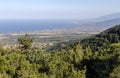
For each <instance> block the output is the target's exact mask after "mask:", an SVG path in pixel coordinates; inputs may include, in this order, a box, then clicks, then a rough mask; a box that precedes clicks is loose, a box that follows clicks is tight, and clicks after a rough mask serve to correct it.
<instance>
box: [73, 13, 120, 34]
mask: <svg viewBox="0 0 120 78" xmlns="http://www.w3.org/2000/svg"><path fill="white" fill-rule="evenodd" d="M73 23H75V24H76V25H77V26H76V27H74V28H72V30H73V31H91V32H101V31H104V30H106V29H108V28H110V27H112V26H115V25H119V24H120V13H114V14H109V15H105V16H101V17H98V18H94V19H89V20H86V21H85V20H84V21H76V22H73Z"/></svg>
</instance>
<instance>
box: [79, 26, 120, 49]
mask: <svg viewBox="0 0 120 78" xmlns="http://www.w3.org/2000/svg"><path fill="white" fill-rule="evenodd" d="M119 41H120V25H116V26H115V27H112V28H110V29H108V30H105V31H104V32H102V33H100V34H97V35H95V36H92V37H89V38H86V39H84V40H82V41H81V43H82V44H83V47H84V48H85V47H88V45H89V46H90V48H91V49H92V51H98V50H100V49H103V48H108V47H109V45H110V44H111V43H117V42H119Z"/></svg>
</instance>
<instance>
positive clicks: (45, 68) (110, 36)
mask: <svg viewBox="0 0 120 78" xmlns="http://www.w3.org/2000/svg"><path fill="white" fill-rule="evenodd" d="M119 30H120V26H116V27H114V28H112V29H110V30H107V31H104V32H102V33H100V34H98V35H96V36H93V37H90V38H87V39H84V40H83V41H82V43H80V42H78V43H76V44H74V45H72V46H67V48H63V49H60V50H54V51H45V50H42V49H41V48H39V47H34V46H32V42H33V39H32V38H31V37H30V36H29V35H25V36H23V37H21V38H19V39H18V42H19V46H17V47H12V48H10V49H3V48H2V47H0V78H120V36H119V35H120V32H119ZM83 42H84V44H83Z"/></svg>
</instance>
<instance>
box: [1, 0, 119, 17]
mask: <svg viewBox="0 0 120 78" xmlns="http://www.w3.org/2000/svg"><path fill="white" fill-rule="evenodd" d="M119 3H120V0H0V19H87V18H95V17H99V16H103V15H107V14H111V13H117V12H120V5H119Z"/></svg>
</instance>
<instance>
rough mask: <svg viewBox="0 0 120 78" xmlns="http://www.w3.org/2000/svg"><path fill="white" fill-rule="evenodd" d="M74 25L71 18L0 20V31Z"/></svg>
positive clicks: (50, 28)
mask: <svg viewBox="0 0 120 78" xmlns="http://www.w3.org/2000/svg"><path fill="white" fill-rule="evenodd" d="M72 26H75V24H73V23H72V21H71V20H0V33H8V32H28V31H40V30H52V29H59V28H67V27H72Z"/></svg>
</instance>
